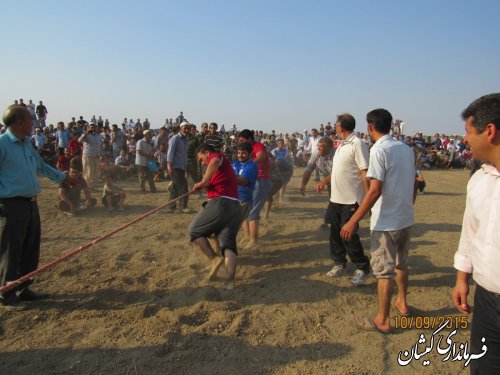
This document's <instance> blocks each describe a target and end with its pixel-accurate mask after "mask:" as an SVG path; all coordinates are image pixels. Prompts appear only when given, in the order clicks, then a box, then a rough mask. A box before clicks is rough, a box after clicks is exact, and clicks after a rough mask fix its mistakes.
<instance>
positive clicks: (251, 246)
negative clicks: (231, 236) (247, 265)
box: [242, 240, 257, 250]
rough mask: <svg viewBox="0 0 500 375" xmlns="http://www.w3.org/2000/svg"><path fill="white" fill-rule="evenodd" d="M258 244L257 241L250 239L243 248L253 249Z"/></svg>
mask: <svg viewBox="0 0 500 375" xmlns="http://www.w3.org/2000/svg"><path fill="white" fill-rule="evenodd" d="M256 245H257V241H255V240H250V241H248V242H247V244H246V245H244V246H242V248H243V249H245V250H250V249H253V248H254V247H256Z"/></svg>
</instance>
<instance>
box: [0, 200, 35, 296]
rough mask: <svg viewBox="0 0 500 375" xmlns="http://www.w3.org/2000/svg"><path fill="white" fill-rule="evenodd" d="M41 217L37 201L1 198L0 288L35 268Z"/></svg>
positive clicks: (11, 291)
mask: <svg viewBox="0 0 500 375" xmlns="http://www.w3.org/2000/svg"><path fill="white" fill-rule="evenodd" d="M40 231H41V229H40V214H39V212H38V205H37V203H36V202H31V201H29V200H27V199H17V198H7V199H3V198H0V236H1V242H0V286H4V285H5V284H7V283H8V282H9V281H14V280H16V279H18V278H19V277H21V276H24V275H26V274H28V273H30V272H32V271H34V270H36V269H37V267H38V261H39V259H40ZM29 284H31V281H28V282H25V283H24V284H22V285H19V286H17V287H16V288H14V289H12V290H10V291H8V292H6V293H4V294H3V296H2V297H4V298H6V297H8V296H10V295H12V294H14V293H15V292H16V290H22V289H24V288H26V287H27V286H28V285H29Z"/></svg>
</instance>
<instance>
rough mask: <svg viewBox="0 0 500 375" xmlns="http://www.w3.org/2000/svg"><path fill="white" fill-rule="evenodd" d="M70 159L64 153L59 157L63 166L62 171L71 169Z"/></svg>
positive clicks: (58, 160) (58, 161)
mask: <svg viewBox="0 0 500 375" xmlns="http://www.w3.org/2000/svg"><path fill="white" fill-rule="evenodd" d="M70 161H71V159H68V158H67V157H66V156H64V155H61V156H59V159H57V163H58V164H59V165H60V166H61V168H62V169H61V170H62V171H69V165H70Z"/></svg>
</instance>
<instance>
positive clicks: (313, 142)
mask: <svg viewBox="0 0 500 375" xmlns="http://www.w3.org/2000/svg"><path fill="white" fill-rule="evenodd" d="M320 139H321V137H320V136H319V135H318V136H317V137H316V138H314V137H313V136H310V137H309V140H308V141H309V145H308V147H307V150H308V151H309V152H310V153H311V154H315V153H316V152H318V142H319V140H320Z"/></svg>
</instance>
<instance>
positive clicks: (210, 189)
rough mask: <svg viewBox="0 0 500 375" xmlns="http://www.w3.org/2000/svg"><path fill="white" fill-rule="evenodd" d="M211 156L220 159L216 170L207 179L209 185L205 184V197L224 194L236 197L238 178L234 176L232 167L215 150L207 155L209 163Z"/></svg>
mask: <svg viewBox="0 0 500 375" xmlns="http://www.w3.org/2000/svg"><path fill="white" fill-rule="evenodd" d="M213 158H218V159H219V160H220V161H219V168H217V171H216V172H215V173H214V174H213V175H212V178H211V179H210V181H209V185H208V186H207V197H208V198H209V199H210V198H216V197H221V196H225V197H230V198H234V199H238V179H237V178H236V174H235V173H234V169H233V167H232V166H231V164H230V163H229V161H228V160H227V159H226V158H225V157H224V156H222V155H221V154H218V153H216V152H214V153H211V154H210V155H209V156H208V163H210V161H211V160H212V159H213Z"/></svg>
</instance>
